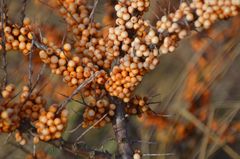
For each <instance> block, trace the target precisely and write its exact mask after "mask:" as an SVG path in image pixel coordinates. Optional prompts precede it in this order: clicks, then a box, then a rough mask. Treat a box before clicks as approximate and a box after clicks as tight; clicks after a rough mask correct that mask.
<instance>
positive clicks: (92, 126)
mask: <svg viewBox="0 0 240 159" xmlns="http://www.w3.org/2000/svg"><path fill="white" fill-rule="evenodd" d="M107 115H108V114H107V113H106V114H104V115H103V116H102V117H101V118H100V119H99V120H98V121H96V122H95V123H94V124H93V125H91V126H90V127H89V128H88V129H87V130H85V131H84V132H83V133H82V134H81V135H80V136H79V137H78V138H77V139H76V143H79V142H80V139H81V138H82V137H83V136H84V135H86V134H87V133H88V132H89V131H90V130H92V128H94V127H95V126H96V125H97V124H99V123H100V122H101V121H102V120H103V119H104V118H105V117H106V116H107Z"/></svg>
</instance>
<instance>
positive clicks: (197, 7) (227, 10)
mask: <svg viewBox="0 0 240 159" xmlns="http://www.w3.org/2000/svg"><path fill="white" fill-rule="evenodd" d="M239 5H240V3H239V1H235V0H224V1H217V0H209V1H208V0H207V1H206V0H205V1H203V0H194V1H193V2H191V3H190V4H188V3H186V2H183V3H181V4H180V6H179V9H177V10H176V11H175V12H174V13H170V14H169V15H165V16H162V18H161V19H160V20H159V21H157V23H156V28H157V30H158V33H159V37H160V39H159V40H160V41H161V45H160V51H161V52H162V53H168V52H173V51H174V50H175V48H176V47H177V43H178V41H180V40H181V39H183V38H184V37H186V36H187V34H188V33H190V32H189V31H190V30H193V29H196V30H202V29H208V28H209V27H210V26H211V25H212V24H213V23H214V22H216V21H217V20H219V19H226V18H229V17H232V16H236V15H237V14H238V13H239Z"/></svg>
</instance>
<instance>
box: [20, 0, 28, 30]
mask: <svg viewBox="0 0 240 159" xmlns="http://www.w3.org/2000/svg"><path fill="white" fill-rule="evenodd" d="M27 1H28V0H22V2H21V6H22V9H21V12H20V26H23V20H24V18H25V16H26V15H25V11H26V6H27Z"/></svg>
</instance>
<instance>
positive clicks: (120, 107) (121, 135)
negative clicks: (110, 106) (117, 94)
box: [112, 98, 133, 159]
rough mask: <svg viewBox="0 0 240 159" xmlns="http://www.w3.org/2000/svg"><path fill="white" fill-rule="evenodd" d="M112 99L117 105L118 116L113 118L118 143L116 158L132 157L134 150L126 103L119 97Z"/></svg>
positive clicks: (125, 158) (126, 158)
mask: <svg viewBox="0 0 240 159" xmlns="http://www.w3.org/2000/svg"><path fill="white" fill-rule="evenodd" d="M112 101H113V102H114V103H115V104H116V105H117V110H116V117H115V119H114V120H113V130H114V133H115V137H116V142H117V145H118V155H117V156H116V158H121V159H131V158H132V156H133V150H132V148H131V146H130V139H129V137H128V133H127V121H126V117H125V111H124V106H125V104H124V103H123V102H122V101H120V100H119V99H117V98H114V99H112Z"/></svg>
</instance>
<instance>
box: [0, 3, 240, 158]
mask: <svg viewBox="0 0 240 159" xmlns="http://www.w3.org/2000/svg"><path fill="white" fill-rule="evenodd" d="M7 3H8V12H9V19H11V21H14V22H16V23H19V16H20V12H21V10H22V7H23V1H21V0H8V1H7ZM55 4H56V0H28V1H27V5H26V12H25V14H26V16H28V17H30V18H31V20H32V22H33V24H34V25H36V26H37V28H39V31H40V32H41V33H42V34H43V35H44V36H46V37H47V38H49V39H50V41H54V42H55V43H58V44H60V43H61V41H62V38H63V36H64V34H63V33H64V32H66V25H65V24H64V21H63V19H62V18H61V17H59V16H58V14H57V12H56V11H55V10H54V6H55ZM93 4H94V1H93V0H92V1H89V5H93ZM113 4H114V3H113V2H112V1H111V0H99V3H98V5H97V9H96V12H95V20H96V21H98V22H101V23H103V24H104V25H106V27H107V26H108V25H107V24H106V23H107V22H111V21H110V20H109V19H107V18H109V14H111V12H112V8H113ZM178 6H179V1H177V0H152V2H151V9H150V10H149V11H148V12H147V14H146V15H145V18H147V19H149V20H150V21H151V22H152V23H154V22H155V21H156V20H157V19H158V18H159V17H161V16H162V15H163V14H166V13H168V12H170V11H174V10H175V8H177V7H178ZM113 14H114V13H113ZM104 20H105V21H104ZM239 26H240V17H239V16H238V17H235V18H232V19H230V20H227V21H221V22H218V23H216V24H215V25H214V26H212V27H211V28H210V29H209V30H206V31H201V32H198V31H195V32H193V34H192V36H190V37H188V38H186V39H185V40H182V41H181V42H180V43H179V47H178V48H177V50H176V51H175V52H174V53H171V54H167V55H163V56H161V57H160V64H159V65H158V67H157V68H156V69H155V70H154V71H152V72H150V73H148V74H147V75H146V76H145V77H144V79H143V81H142V83H141V84H140V85H139V87H138V88H137V89H136V91H135V94H137V95H141V96H147V97H148V98H149V101H150V104H151V108H152V109H153V110H154V111H155V112H157V114H148V115H144V116H141V117H130V118H129V123H130V126H129V133H130V137H131V139H132V144H133V147H134V148H135V149H140V150H141V152H142V153H143V158H144V159H145V158H146V159H152V158H159V159H195V158H199V159H205V158H211V159H228V158H229V159H231V158H233V157H234V156H236V153H238V154H240V142H239V141H240V133H239V132H240V120H239V109H240V84H239V81H240V71H239V68H240V56H239V54H240V45H239V42H240V29H239V28H240V27H239ZM37 56H38V55H34V57H37ZM7 59H8V72H9V79H10V83H14V84H16V85H17V87H18V88H19V89H20V88H21V87H22V86H23V85H26V84H27V80H28V62H27V58H26V57H24V56H23V55H22V54H20V53H17V52H9V53H8V54H7ZM33 67H34V79H36V78H37V75H38V73H39V71H40V70H41V68H42V63H41V62H40V61H39V60H38V58H34V65H33ZM1 73H2V72H1ZM41 79H42V80H41V82H40V83H39V85H38V87H39V88H42V92H43V94H44V96H45V97H46V98H47V100H48V103H53V102H56V101H57V102H58V103H59V101H60V102H61V101H63V100H64V99H65V97H64V96H63V95H66V96H68V95H70V94H71V92H72V91H73V89H72V88H69V87H68V86H66V85H65V84H64V83H63V82H62V80H61V78H59V77H58V76H56V75H52V74H51V73H50V71H49V70H48V68H46V69H44V74H43V76H42V77H41ZM49 90H50V91H49ZM63 90H64V91H63ZM76 99H81V97H80V96H79V97H76ZM68 109H69V112H70V115H69V124H68V127H67V130H66V132H65V134H64V139H66V140H68V141H74V140H75V139H76V138H77V137H78V136H79V134H82V132H84V129H82V128H78V129H77V130H76V131H74V132H73V131H71V130H73V129H74V128H76V127H78V125H79V124H80V123H81V121H82V117H81V115H82V111H83V106H82V105H81V104H79V103H77V102H74V101H72V102H70V103H69V104H68ZM216 136H217V137H216ZM212 138H214V139H212ZM14 140H15V139H14V137H13V136H9V135H8V134H0V148H1V149H0V159H23V158H31V153H32V151H33V144H32V143H29V144H27V145H26V146H24V147H22V146H19V145H17V144H16V143H15V142H14ZM82 142H83V143H86V144H87V145H89V146H90V147H92V148H95V149H98V150H106V151H108V152H110V153H114V152H115V151H116V142H115V141H114V134H113V132H112V128H111V125H110V124H108V125H107V126H106V127H104V128H100V129H91V131H89V132H88V133H87V134H86V135H84V137H83V139H82ZM36 151H37V153H39V155H42V157H41V158H48V157H49V158H53V159H66V158H69V159H74V158H75V157H74V156H71V155H70V154H67V153H65V152H62V151H61V150H59V149H57V148H55V147H53V146H51V145H48V144H45V143H41V144H38V145H37V146H36ZM229 154H230V155H229Z"/></svg>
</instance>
